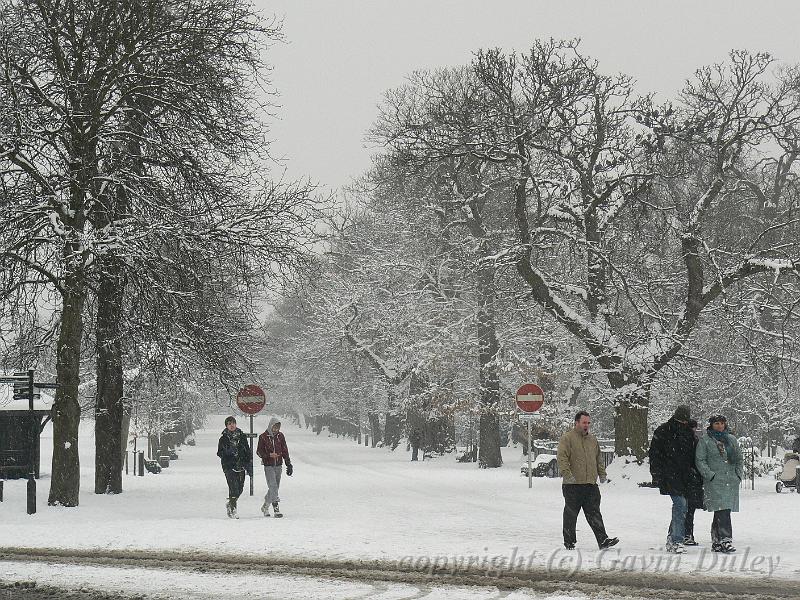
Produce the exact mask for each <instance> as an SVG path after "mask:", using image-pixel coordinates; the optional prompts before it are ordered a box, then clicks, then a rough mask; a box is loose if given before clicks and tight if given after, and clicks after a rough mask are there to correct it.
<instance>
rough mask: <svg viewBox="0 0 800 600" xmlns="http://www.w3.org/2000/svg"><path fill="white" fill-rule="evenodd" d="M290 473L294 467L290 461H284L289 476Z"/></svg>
mask: <svg viewBox="0 0 800 600" xmlns="http://www.w3.org/2000/svg"><path fill="white" fill-rule="evenodd" d="M292 473H294V469H293V468H292V464H291V463H286V474H287V475H288V476H289V477H291V476H292Z"/></svg>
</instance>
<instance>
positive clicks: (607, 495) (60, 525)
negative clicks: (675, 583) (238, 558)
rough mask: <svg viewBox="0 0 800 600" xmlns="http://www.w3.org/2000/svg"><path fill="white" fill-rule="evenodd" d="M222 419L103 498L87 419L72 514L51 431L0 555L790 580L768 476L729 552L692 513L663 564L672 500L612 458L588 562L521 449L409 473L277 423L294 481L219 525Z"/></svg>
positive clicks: (418, 466)
mask: <svg viewBox="0 0 800 600" xmlns="http://www.w3.org/2000/svg"><path fill="white" fill-rule="evenodd" d="M222 420H223V419H222V417H219V418H216V417H215V418H212V419H210V420H209V423H212V424H213V425H212V426H211V427H209V428H208V429H205V430H201V431H199V432H198V433H197V436H196V439H197V445H196V446H195V447H187V446H184V447H182V448H181V449H180V450H179V453H180V459H179V460H177V461H173V462H172V464H171V466H170V467H169V468H168V469H164V470H163V471H162V473H161V474H160V475H151V474H147V475H146V476H145V477H134V476H132V475H131V476H126V477H125V481H124V485H125V493H124V494H121V495H116V496H112V495H108V496H106V495H103V496H98V495H95V494H93V493H92V489H93V476H94V473H93V451H94V450H93V449H94V440H93V437H92V429H91V428H92V425H93V423H91V422H87V423H84V425H83V427H82V431H81V461H82V481H81V505H80V507H79V508H71V509H66V508H53V507H48V506H47V505H46V501H47V491H48V487H49V471H50V465H49V456H50V450H51V429H50V428H49V427H48V428H47V429H45V432H44V434H43V439H42V451H43V456H45V457H48V458H47V459H46V460H45V461H43V464H42V479H41V480H39V494H38V507H39V512H38V513H37V514H36V515H32V516H28V515H26V514H25V482H24V481H21V480H18V481H6V482H5V502H3V503H1V504H0V546H6V547H9V546H20V547H46V548H47V547H49V548H79V549H87V548H102V549H159V550H181V551H201V552H209V553H225V554H234V555H238V554H248V555H251V554H254V555H258V556H269V555H279V556H287V557H308V558H327V559H335V558H373V559H383V560H391V561H399V562H400V564H401V565H405V566H413V567H415V568H418V569H420V570H430V571H437V572H450V571H452V570H454V569H456V570H457V569H458V567H459V565H464V566H466V565H468V564H471V565H473V566H478V567H480V568H481V569H484V568H485V569H486V571H487V572H490V573H492V572H498V573H499V574H502V572H503V571H504V570H508V569H509V568H511V567H510V566H513V568H517V569H519V568H525V567H527V566H531V567H543V566H544V567H554V568H565V569H601V570H609V571H621V570H630V571H635V572H642V571H646V572H662V573H664V572H684V573H695V574H697V575H703V574H709V575H712V574H719V573H720V572H724V573H726V574H729V575H738V576H751V577H753V576H755V577H765V576H769V575H771V576H773V577H783V578H798V579H800V575H798V574H799V573H800V550H798V549H796V547H795V546H796V545H797V544H796V543H795V542H796V540H798V537H800V523H798V519H797V515H799V514H800V496H798V495H797V494H790V493H786V492H784V493H783V494H781V495H778V494H776V493H775V491H774V483H775V482H774V480H771V479H762V480H757V481H756V490H755V491H751V490H749V489H744V490H742V501H741V505H742V512H740V513H736V514H734V515H733V526H734V542H735V544H736V545H737V547H738V548H739V551H738V552H737V553H736V554H734V555H730V556H721V555H718V554H712V553H710V551H709V546H710V541H709V533H708V532H709V528H710V524H711V515H710V514H709V513H704V512H701V511H698V513H697V515H696V519H695V520H696V537H697V539H698V541H700V543H701V546H700V547H698V548H691V549H689V551H688V553H687V554H686V555H684V556H682V557H676V556H674V555H669V554H667V553H666V552H664V551H663V550H662V544H663V540H664V537H665V534H666V529H667V525H668V521H669V514H670V506H671V504H670V500H669V498H668V497H665V496H661V495H659V494H658V491H657V490H653V489H650V488H639V487H638V486H637V485H636V484H637V483H638V482H639V481H642V480H644V479H647V474H646V472H645V471H644V470H643V469H642V468H641V467H638V466H636V465H627V466H626V467H625V468H623V461H621V460H619V459H618V461H617V462H615V463H614V464H612V465H611V467H610V469H609V476H610V477H611V479H612V481H611V482H610V483H608V484H605V485H603V486H601V490H602V493H603V502H602V510H603V516H604V518H605V522H606V528H607V530H608V533H609V535H611V536H618V537H619V538H620V539H621V542H620V544H619V545H618V546H617V547H615V548H613V549H612V550H610V551H606V552H598V551H597V548H596V544H595V542H594V538H593V536H592V533H591V530H590V529H589V527H588V525H587V524H586V522H585V520H584V519H583V516H581V517H580V518H579V521H578V547H579V551H577V552H572V553H569V552H566V551H565V550H564V549H563V547H562V540H561V511H562V508H563V499H562V496H561V483H560V480H559V479H540V478H535V479H534V487H533V489H528V486H527V479H526V478H525V477H523V476H522V475H520V472H519V467H520V464H521V461H522V458H521V452H520V450H519V449H518V448H517V449H515V448H507V449H504V459H505V465H504V466H503V468H500V469H491V470H480V469H478V468H477V467H476V466H475V465H474V464H458V463H456V462H455V460H454V456H452V455H449V456H445V457H441V458H437V459H435V460H432V461H425V462H416V463H412V462H410V460H409V457H410V455H409V454H408V453H407V452H405V451H404V450H401V449H398V450H397V451H396V452H393V453H392V452H388V451H387V450H383V449H379V448H376V449H372V448H367V447H364V446H358V445H356V444H355V443H354V442H352V441H350V440H345V439H338V438H336V437H328V435H327V433H323V434H322V435H320V436H317V435H315V434H314V433H312V432H311V430H310V429H299V428H297V427H293V426H291V425H288V424H285V425H284V428H283V431H284V433H285V434H286V438H287V442H288V445H289V451H290V453H291V455H292V462H293V464H294V465H295V474H294V476H293V477H286V476H285V474H284V478H283V482H282V489H281V500H282V502H281V509H282V510H283V512H284V514H285V517H284V518H283V519H275V518H264V517H263V516H262V515H261V513H260V511H259V507H260V506H261V503H262V497H263V494H264V493H265V492H266V484H265V481H264V475H263V471H261V472H260V471H259V469H258V466H257V468H256V478H255V496H254V497H252V498H251V497H249V496H248V487H247V484H246V485H245V493H244V495H243V496H242V498H241V499H240V502H239V507H240V508H239V513H240V515H241V518H240V519H239V520H237V521H234V520H231V519H228V518H227V517H226V515H225V506H224V505H225V499H226V495H227V488H226V485H225V479H224V476H223V474H222V471H221V469H220V467H219V460H218V459H217V457H216V456H215V453H216V444H217V439H218V437H219V434H220V432H221V431H222V428H223V426H222ZM267 420H268V416H260V417H257V418H256V430H257V431H259V432H260V431H263V429H264V427H265V426H266V424H267ZM241 421H242V424H246V419H241ZM245 426H246V425H245ZM243 428H244V427H243ZM623 474H624V476H623Z"/></svg>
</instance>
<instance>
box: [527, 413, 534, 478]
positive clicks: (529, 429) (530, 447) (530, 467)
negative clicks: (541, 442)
mask: <svg viewBox="0 0 800 600" xmlns="http://www.w3.org/2000/svg"><path fill="white" fill-rule="evenodd" d="M531 437H532V435H531V420H530V419H528V489H530V488H532V487H533V466H532V464H531V454H533V448H532V443H531Z"/></svg>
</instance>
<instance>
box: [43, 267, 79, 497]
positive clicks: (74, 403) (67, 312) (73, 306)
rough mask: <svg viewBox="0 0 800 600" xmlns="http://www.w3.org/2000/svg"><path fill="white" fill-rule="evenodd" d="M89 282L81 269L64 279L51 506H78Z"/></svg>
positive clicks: (57, 360)
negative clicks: (85, 306) (81, 391)
mask: <svg viewBox="0 0 800 600" xmlns="http://www.w3.org/2000/svg"><path fill="white" fill-rule="evenodd" d="M85 287H86V281H85V278H84V275H83V271H82V270H81V269H73V270H71V271H70V272H68V274H67V275H66V277H65V278H64V284H63V290H64V291H63V299H62V302H63V305H62V309H61V326H60V328H59V332H58V346H57V349H58V355H57V359H56V380H57V382H58V388H57V389H56V394H55V400H54V402H53V463H52V475H51V477H52V479H51V481H50V495H49V496H48V499H47V504H49V505H50V506H78V501H79V498H78V496H79V492H80V486H81V479H80V475H81V466H80V457H79V456H78V426H79V425H80V421H81V408H80V405H79V404H78V384H79V383H80V381H79V373H80V360H81V339H82V337H83V304H84V300H85Z"/></svg>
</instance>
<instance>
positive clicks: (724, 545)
mask: <svg viewBox="0 0 800 600" xmlns="http://www.w3.org/2000/svg"><path fill="white" fill-rule="evenodd" d="M711 551H712V552H722V553H723V554H730V553H731V552H736V548H734V547H733V543H732V542H731V541H730V540H725V541H724V542H719V543H717V542H714V543H713V544H711Z"/></svg>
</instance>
